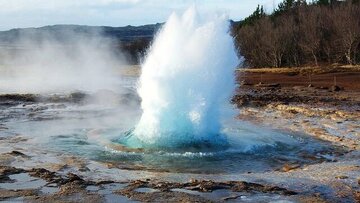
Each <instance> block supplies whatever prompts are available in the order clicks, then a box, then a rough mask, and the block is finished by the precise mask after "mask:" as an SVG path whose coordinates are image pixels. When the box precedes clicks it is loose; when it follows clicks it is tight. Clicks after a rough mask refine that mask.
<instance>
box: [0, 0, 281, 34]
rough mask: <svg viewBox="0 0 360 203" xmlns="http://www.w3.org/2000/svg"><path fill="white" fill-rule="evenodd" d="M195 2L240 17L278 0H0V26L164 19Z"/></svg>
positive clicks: (204, 8)
mask: <svg viewBox="0 0 360 203" xmlns="http://www.w3.org/2000/svg"><path fill="white" fill-rule="evenodd" d="M194 2H195V3H196V5H197V7H198V10H200V11H201V12H204V13H212V12H217V13H219V12H221V13H227V14H228V15H229V16H230V18H231V19H233V20H240V19H242V18H244V17H246V16H248V15H249V14H251V13H252V12H253V11H254V9H255V8H256V6H257V4H261V5H264V6H265V9H266V11H268V12H271V11H272V10H273V5H277V4H278V3H279V2H280V0H0V30H8V29H12V28H23V27H40V26H44V25H54V24H81V25H107V26H125V25H143V24H150V23H157V22H164V21H165V20H166V19H167V17H168V16H169V15H170V14H171V13H172V12H173V11H177V12H181V11H183V10H184V9H186V8H187V7H189V6H191V5H192V4H193V3H194Z"/></svg>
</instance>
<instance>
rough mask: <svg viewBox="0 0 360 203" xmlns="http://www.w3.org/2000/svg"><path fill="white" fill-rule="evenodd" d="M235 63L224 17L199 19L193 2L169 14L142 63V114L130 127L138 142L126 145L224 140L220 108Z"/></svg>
mask: <svg viewBox="0 0 360 203" xmlns="http://www.w3.org/2000/svg"><path fill="white" fill-rule="evenodd" d="M237 64H238V57H237V55H236V52H235V48H234V43H233V38H232V37H231V36H230V35H229V20H228V18H227V17H225V16H216V17H213V18H211V19H201V18H200V17H199V16H198V13H197V11H196V9H195V7H192V8H189V9H188V10H187V11H186V12H185V13H184V14H183V15H182V16H178V15H176V14H175V13H174V14H172V15H171V16H170V18H169V19H168V20H167V22H166V24H165V25H164V27H163V28H162V30H161V31H160V32H159V33H158V35H157V37H156V39H155V42H154V44H153V45H152V47H151V49H150V52H149V54H148V56H147V58H146V61H145V63H144V64H143V65H142V74H141V77H140V84H139V89H138V92H139V95H140V96H141V98H142V104H141V107H142V109H143V114H142V117H141V120H140V122H139V123H138V125H137V126H136V128H135V130H134V132H133V137H135V139H136V140H137V141H136V142H137V144H134V143H135V141H129V142H133V143H128V144H129V145H140V146H144V145H149V146H157V147H179V146H189V145H198V144H200V145H202V144H205V145H206V144H220V143H224V142H223V141H224V138H223V137H222V136H221V135H220V131H221V124H220V110H221V108H222V107H223V106H224V104H227V103H228V102H229V100H230V97H231V95H232V94H233V91H234V89H235V81H234V70H235V68H236V65H237ZM138 141H140V143H141V144H139V143H138Z"/></svg>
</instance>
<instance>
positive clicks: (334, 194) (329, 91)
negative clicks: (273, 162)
mask: <svg viewBox="0 0 360 203" xmlns="http://www.w3.org/2000/svg"><path fill="white" fill-rule="evenodd" d="M312 78H313V79H314V78H317V81H318V82H312V83H309V77H308V76H307V75H305V76H304V75H298V74H290V75H289V74H288V73H285V74H284V73H281V74H277V73H271V74H266V73H256V72H255V73H249V72H248V73H242V74H240V77H239V83H240V84H241V85H240V86H239V87H240V88H239V90H238V92H237V93H236V95H235V96H234V97H233V99H232V102H233V103H234V104H236V105H237V106H238V108H239V109H240V114H239V115H238V118H239V119H241V120H246V121H249V122H252V123H257V124H259V125H264V126H269V127H271V128H273V129H279V130H283V131H286V132H288V131H292V132H295V133H300V134H308V135H311V136H314V137H316V138H318V139H321V140H325V141H328V142H329V143H331V144H332V145H335V146H337V147H338V149H339V150H334V152H333V155H332V157H329V159H331V160H332V161H325V160H324V162H320V163H318V164H311V165H299V164H297V163H285V164H284V166H283V167H282V168H280V169H276V170H273V171H267V172H265V173H250V172H249V173H244V174H235V175H231V174H230V175H225V174H224V175H222V174H219V175H206V174H205V175H199V174H181V175H179V174H174V173H168V172H162V171H155V172H154V171H150V172H144V171H141V169H139V170H134V169H131V170H132V172H128V170H127V169H126V167H125V168H124V167H123V166H119V167H117V166H114V165H113V164H110V163H94V162H89V161H88V160H83V159H81V158H79V157H76V156H67V155H66V156H65V155H64V156H61V161H54V162H53V163H45V162H44V161H43V160H42V156H45V155H46V156H48V157H49V156H50V157H51V155H50V154H48V153H50V152H44V151H41V149H26V148H24V147H23V146H24V143H25V144H26V142H27V138H26V137H23V136H22V135H15V136H6V135H4V134H1V133H2V132H3V131H2V130H1V129H2V128H4V129H5V128H6V126H4V125H3V124H2V123H0V149H1V150H0V201H8V202H14V201H20V202H23V201H24V202H132V201H140V202H270V201H274V202H276V201H280V200H285V201H290V202H360V85H359V84H360V74H359V73H357V72H355V73H345V74H344V73H337V74H336V78H337V79H336V80H337V83H336V85H335V84H334V83H333V79H334V74H333V73H325V74H323V75H321V74H320V75H315V76H313V77H312ZM319 81H321V82H319ZM86 98H87V96H86V95H84V94H82V93H74V94H70V95H68V96H66V97H61V96H57V97H54V96H52V97H44V96H40V95H31V94H26V95H16V94H15V95H14V94H12V95H1V96H0V107H1V108H2V109H6V108H7V107H9V106H15V105H22V104H32V103H36V102H39V101H41V102H52V103H55V104H56V103H59V105H62V103H64V102H70V103H78V102H82V101H83V100H84V99H86ZM123 102H128V101H123ZM57 108H61V106H59V107H57ZM34 111H36V109H35V110H34ZM18 116H19V115H17V114H11V116H10V117H9V116H8V117H6V118H5V117H1V116H0V120H1V121H5V120H4V119H12V118H16V117H18ZM304 156H305V155H304ZM55 157H60V156H58V155H55ZM306 158H309V159H312V158H314V159H315V157H306ZM54 159H55V158H54ZM120 165H121V164H120ZM130 173H131V174H132V176H128V175H127V174H130ZM98 174H103V175H98ZM134 174H135V176H134ZM134 177H136V178H134Z"/></svg>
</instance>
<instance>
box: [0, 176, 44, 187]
mask: <svg viewBox="0 0 360 203" xmlns="http://www.w3.org/2000/svg"><path fill="white" fill-rule="evenodd" d="M9 178H10V179H12V180H14V182H13V183H0V188H2V189H7V190H24V189H37V188H41V187H43V186H44V185H45V184H46V181H44V180H42V179H38V178H33V177H31V176H30V175H29V174H27V173H20V174H14V175H9Z"/></svg>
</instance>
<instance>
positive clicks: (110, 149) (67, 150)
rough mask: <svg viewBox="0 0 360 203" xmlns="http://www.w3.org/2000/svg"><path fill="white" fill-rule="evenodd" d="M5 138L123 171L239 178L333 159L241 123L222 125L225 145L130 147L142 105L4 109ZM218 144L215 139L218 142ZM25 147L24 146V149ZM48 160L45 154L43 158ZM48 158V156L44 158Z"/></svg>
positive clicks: (306, 141) (315, 143) (305, 140)
mask: <svg viewBox="0 0 360 203" xmlns="http://www.w3.org/2000/svg"><path fill="white" fill-rule="evenodd" d="M3 113H5V114H3V115H4V118H3V120H5V121H4V123H5V125H6V127H7V128H8V129H7V130H6V131H5V132H4V133H5V134H6V136H14V135H23V136H25V137H26V138H27V139H28V141H27V142H26V143H24V145H26V147H27V148H29V149H30V148H34V149H42V151H45V152H46V151H48V152H49V153H50V152H55V153H58V154H70V155H74V156H78V157H81V158H83V159H85V160H91V161H95V162H99V163H112V164H113V165H116V166H117V167H118V168H122V169H128V170H144V171H161V172H162V171H166V172H179V173H201V174H219V173H221V174H236V173H247V172H249V173H250V172H264V171H268V170H274V169H278V168H280V167H281V166H283V165H284V164H285V163H294V164H300V165H301V164H312V163H317V162H322V161H326V160H330V159H329V157H330V156H329V154H331V150H332V148H333V147H332V146H331V145H329V144H328V143H325V142H322V141H319V140H316V139H313V138H310V137H307V136H305V135H299V134H292V133H290V132H281V131H277V130H271V129H268V128H265V127H262V126H257V125H254V124H251V123H248V122H244V121H241V120H237V119H228V120H224V121H222V122H223V126H224V127H223V129H222V131H221V135H222V137H223V138H224V139H225V140H226V145H223V144H220V145H216V143H215V145H186V146H182V147H174V148H171V147H170V148H162V147H143V148H137V147H134V146H127V143H126V142H124V140H126V139H127V138H128V136H131V135H129V131H130V132H131V129H133V127H134V125H135V124H136V123H137V122H138V120H139V118H140V115H141V111H140V110H139V107H138V106H134V107H132V109H131V108H129V107H126V108H120V107H119V106H115V107H114V106H107V105H100V104H91V105H89V104H87V105H79V104H76V105H75V104H63V105H59V104H58V103H57V104H54V103H36V104H31V105H19V106H14V107H11V108H8V109H7V110H3ZM215 142H216V141H215ZM24 147H25V146H24ZM44 156H45V157H46V155H44ZM44 160H46V158H44Z"/></svg>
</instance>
